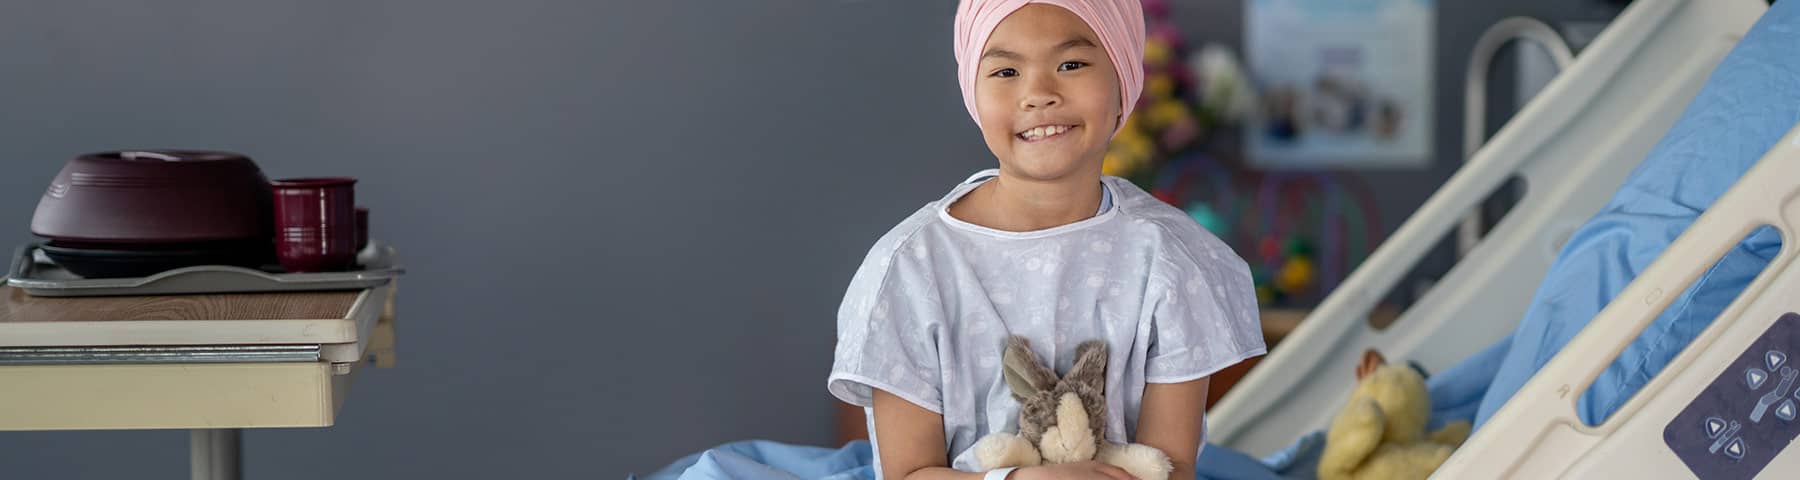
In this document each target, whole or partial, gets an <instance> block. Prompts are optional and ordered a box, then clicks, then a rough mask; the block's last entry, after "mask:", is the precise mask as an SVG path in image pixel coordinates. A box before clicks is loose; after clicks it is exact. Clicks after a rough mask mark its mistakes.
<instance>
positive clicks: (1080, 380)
mask: <svg viewBox="0 0 1800 480" xmlns="http://www.w3.org/2000/svg"><path fill="white" fill-rule="evenodd" d="M1062 381H1064V382H1070V383H1077V384H1083V385H1087V386H1088V387H1089V388H1092V389H1093V391H1095V392H1102V393H1103V392H1105V391H1106V341H1104V340H1088V341H1085V342H1081V345H1079V346H1076V347H1075V366H1072V367H1069V374H1068V375H1064V376H1063V379H1062Z"/></svg>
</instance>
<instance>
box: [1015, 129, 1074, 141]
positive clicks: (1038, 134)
mask: <svg viewBox="0 0 1800 480" xmlns="http://www.w3.org/2000/svg"><path fill="white" fill-rule="evenodd" d="M1069 128H1070V127H1069V126H1068V125H1051V126H1047V127H1037V128H1033V129H1030V130H1026V131H1025V133H1021V134H1019V136H1020V137H1025V139H1026V140H1037V139H1040V138H1044V137H1048V136H1052V135H1056V134H1059V133H1063V132H1067V131H1069Z"/></svg>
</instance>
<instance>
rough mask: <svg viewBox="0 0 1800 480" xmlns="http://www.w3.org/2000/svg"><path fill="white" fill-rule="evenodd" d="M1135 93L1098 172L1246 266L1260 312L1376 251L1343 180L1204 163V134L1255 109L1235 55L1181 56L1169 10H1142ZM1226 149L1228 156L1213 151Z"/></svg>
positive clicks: (1149, 2)
mask: <svg viewBox="0 0 1800 480" xmlns="http://www.w3.org/2000/svg"><path fill="white" fill-rule="evenodd" d="M1143 5H1144V16H1145V27H1146V29H1147V30H1146V38H1145V44H1144V73H1145V77H1144V78H1145V80H1144V94H1143V97H1142V98H1140V99H1139V101H1138V102H1139V103H1138V105H1137V109H1136V110H1135V111H1134V112H1133V113H1132V115H1131V117H1130V118H1127V119H1126V120H1125V125H1124V126H1123V128H1121V129H1120V131H1119V135H1118V136H1117V137H1114V139H1113V141H1112V143H1111V144H1110V145H1109V147H1108V151H1107V155H1106V160H1105V163H1104V164H1103V166H1102V171H1103V173H1105V174H1106V175H1111V176H1117V177H1122V178H1125V179H1128V180H1130V181H1132V182H1133V183H1136V184H1137V185H1138V186H1140V187H1142V188H1144V189H1145V190H1148V191H1150V192H1151V194H1153V195H1155V196H1156V197H1157V198H1159V199H1161V200H1162V201H1164V202H1166V203H1168V204H1170V205H1173V206H1176V207H1177V208H1181V209H1182V210H1184V211H1186V212H1187V213H1188V215H1189V216H1191V217H1193V219H1194V221H1195V222H1196V223H1198V224H1200V226H1201V227H1204V228H1206V229H1207V231H1209V232H1212V233H1213V234H1214V235H1215V236H1218V237H1219V238H1220V239H1222V240H1225V241H1226V242H1227V243H1228V244H1230V245H1231V246H1232V248H1233V249H1234V250H1236V251H1237V252H1238V253H1239V254H1240V255H1243V256H1244V257H1245V260H1246V261H1247V262H1249V264H1250V267H1251V274H1252V276H1253V277H1255V281H1256V289H1257V298H1258V300H1259V302H1260V303H1261V304H1262V305H1264V306H1294V305H1304V304H1308V303H1310V302H1311V301H1314V300H1316V299H1317V298H1319V297H1321V296H1322V294H1323V292H1325V291H1328V290H1330V289H1331V288H1333V287H1335V286H1336V284H1337V282H1339V281H1342V279H1343V274H1344V273H1345V272H1348V271H1349V270H1350V269H1352V268H1354V267H1355V266H1356V265H1357V264H1358V263H1360V262H1361V261H1362V258H1363V257H1364V256H1366V255H1367V254H1368V252H1369V251H1370V250H1371V249H1372V248H1373V247H1374V245H1375V244H1376V243H1377V242H1378V239H1377V238H1376V236H1377V235H1379V232H1378V231H1377V228H1378V227H1379V225H1380V222H1379V221H1377V220H1376V219H1375V211H1374V204H1373V203H1372V197H1371V196H1370V195H1369V194H1368V191H1367V188H1366V187H1364V186H1363V185H1362V183H1360V179H1359V178H1358V177H1356V176H1354V175H1349V174H1324V173H1317V174H1302V173H1279V174H1278V173H1263V172H1257V171H1252V170H1249V169H1246V168H1244V167H1243V166H1242V165H1241V162H1240V161H1235V160H1237V159H1238V158H1237V157H1238V156H1237V155H1230V154H1226V155H1213V154H1210V153H1209V150H1211V149H1218V148H1221V147H1217V146H1216V145H1215V144H1214V142H1211V140H1213V139H1215V138H1222V136H1220V135H1211V133H1212V132H1214V131H1217V130H1221V129H1228V128H1233V127H1236V126H1238V125H1241V124H1242V123H1243V122H1244V121H1245V120H1246V119H1247V118H1248V117H1249V116H1251V115H1252V114H1253V113H1254V112H1255V111H1256V110H1257V109H1258V108H1260V107H1259V106H1258V104H1257V101H1258V100H1257V96H1256V92H1255V91H1254V89H1253V87H1252V86H1251V83H1250V80H1249V76H1248V75H1247V74H1246V73H1245V71H1244V69H1243V67H1242V64H1241V63H1240V62H1239V61H1238V57H1237V55H1236V54H1235V53H1234V52H1233V51H1232V50H1231V49H1229V48H1226V47H1223V46H1220V45H1216V44H1209V45H1204V46H1202V47H1201V48H1200V49H1199V51H1197V52H1192V53H1191V54H1190V53H1189V52H1188V51H1187V47H1186V45H1185V43H1184V42H1183V40H1182V35H1181V31H1180V29H1179V28H1177V27H1176V25H1175V23H1174V21H1173V20H1172V19H1171V17H1170V16H1169V10H1170V8H1169V7H1170V2H1169V0H1143ZM1223 148H1224V149H1229V148H1230V147H1223Z"/></svg>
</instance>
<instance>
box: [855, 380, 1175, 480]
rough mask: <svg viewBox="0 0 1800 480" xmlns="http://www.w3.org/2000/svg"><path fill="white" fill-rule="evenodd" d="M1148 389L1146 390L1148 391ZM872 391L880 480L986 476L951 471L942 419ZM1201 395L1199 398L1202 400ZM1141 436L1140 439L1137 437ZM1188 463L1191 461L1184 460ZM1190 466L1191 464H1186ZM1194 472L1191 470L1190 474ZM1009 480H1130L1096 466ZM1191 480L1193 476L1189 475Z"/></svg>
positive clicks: (1024, 471)
mask: <svg viewBox="0 0 1800 480" xmlns="http://www.w3.org/2000/svg"><path fill="white" fill-rule="evenodd" d="M1146 388H1148V387H1146ZM874 390H875V392H874V393H875V394H874V397H875V399H874V400H875V432H876V433H875V436H876V437H877V438H879V439H880V440H879V441H878V442H876V443H879V444H880V445H879V447H880V448H881V452H879V453H880V455H881V476H882V478H888V479H893V480H982V479H983V478H984V477H985V476H986V474H984V473H969V472H964V471H959V470H955V469H952V468H950V458H949V455H948V454H946V453H945V452H948V451H949V450H950V448H949V447H947V446H945V445H944V416H943V415H938V414H936V413H932V411H930V410H926V409H925V407H920V406H918V405H914V404H913V403H912V402H908V401H906V399H903V398H900V397H897V396H894V395H893V394H890V393H887V392H885V391H882V390H881V389H879V388H877V389H874ZM1205 397H1206V395H1205V394H1204V393H1202V394H1201V398H1205ZM1139 435H1140V436H1142V433H1141V432H1140V434H1139ZM1188 456H1189V457H1192V456H1193V455H1188ZM1188 463H1189V464H1190V465H1191V464H1192V463H1193V460H1189V461H1188ZM1188 471H1189V472H1192V471H1193V468H1192V467H1189V468H1188ZM1006 478H1007V480H1032V479H1064V478H1069V479H1092V478H1110V479H1116V480H1128V479H1130V478H1131V476H1130V475H1128V474H1126V473H1125V471H1124V470H1120V469H1119V468H1117V467H1114V466H1111V465H1105V464H1101V463H1099V462H1081V463H1070V464H1062V465H1056V466H1052V467H1026V468H1021V469H1018V470H1014V471H1013V472H1012V474H1011V475H1008V476H1007V477H1006ZM1188 478H1193V473H1189V474H1188Z"/></svg>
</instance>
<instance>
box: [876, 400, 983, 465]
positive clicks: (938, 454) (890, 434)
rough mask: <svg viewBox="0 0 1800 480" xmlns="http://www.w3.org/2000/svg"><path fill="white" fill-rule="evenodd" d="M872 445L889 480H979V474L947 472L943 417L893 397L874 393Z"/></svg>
mask: <svg viewBox="0 0 1800 480" xmlns="http://www.w3.org/2000/svg"><path fill="white" fill-rule="evenodd" d="M874 394H875V395H874V396H875V432H876V437H877V438H880V439H881V440H880V441H879V442H876V443H877V444H879V445H877V446H878V447H879V448H880V449H881V451H880V452H879V454H880V455H881V476H882V478H888V479H893V480H930V479H944V480H950V479H958V480H980V479H981V474H979V473H967V472H959V471H956V470H953V469H951V468H950V459H949V457H948V455H945V453H944V452H947V451H949V450H950V448H949V447H947V446H945V445H944V416H943V415H938V414H936V413H932V411H930V410H926V409H925V407H921V406H918V405H914V404H913V403H912V402H908V401H906V399H903V398H900V397H897V396H894V394H891V393H888V392H886V391H883V390H881V389H879V388H877V389H874Z"/></svg>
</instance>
